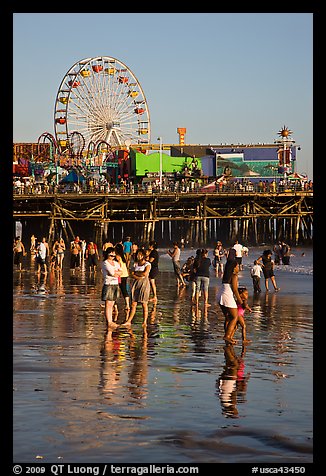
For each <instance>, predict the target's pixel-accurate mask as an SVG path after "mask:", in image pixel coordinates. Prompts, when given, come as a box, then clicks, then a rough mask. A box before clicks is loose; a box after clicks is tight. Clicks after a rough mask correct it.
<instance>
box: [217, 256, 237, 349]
mask: <svg viewBox="0 0 326 476" xmlns="http://www.w3.org/2000/svg"><path fill="white" fill-rule="evenodd" d="M238 273H239V263H238V262H237V261H236V260H235V259H232V260H228V261H227V262H226V265H225V268H224V273H223V277H222V286H221V288H220V291H219V293H218V295H217V302H218V304H219V305H220V308H221V311H222V312H223V315H224V318H225V332H224V337H223V339H224V340H225V342H227V343H228V344H236V341H235V340H234V339H233V337H232V336H233V334H234V329H235V326H236V325H237V322H238V304H239V305H242V299H241V297H240V294H239V291H238Z"/></svg>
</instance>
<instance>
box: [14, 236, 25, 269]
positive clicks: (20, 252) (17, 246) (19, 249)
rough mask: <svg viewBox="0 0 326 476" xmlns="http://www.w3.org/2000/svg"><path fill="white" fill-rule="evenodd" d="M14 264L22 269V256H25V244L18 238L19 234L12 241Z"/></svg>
mask: <svg viewBox="0 0 326 476" xmlns="http://www.w3.org/2000/svg"><path fill="white" fill-rule="evenodd" d="M13 251H14V264H15V265H17V268H18V269H19V271H21V270H22V266H23V257H24V256H26V254H27V253H26V251H25V246H24V244H23V242H22V241H21V239H20V236H17V237H16V239H15V241H14V249H13Z"/></svg>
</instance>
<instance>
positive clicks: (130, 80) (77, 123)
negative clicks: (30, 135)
mask: <svg viewBox="0 0 326 476" xmlns="http://www.w3.org/2000/svg"><path fill="white" fill-rule="evenodd" d="M54 128H55V136H56V140H57V143H58V145H59V147H60V150H62V149H64V148H66V147H67V146H68V145H69V138H70V136H71V134H72V132H75V131H76V132H78V133H80V134H81V135H82V136H83V137H84V139H85V142H86V144H90V143H92V142H94V143H98V142H99V141H105V142H107V143H108V144H109V145H110V146H111V147H113V148H119V147H123V146H125V144H126V143H131V144H134V145H139V146H141V144H148V143H150V116H149V110H148V105H147V101H146V97H145V95H144V92H143V89H142V87H141V85H140V83H139V81H138V79H137V78H136V76H135V75H134V74H133V72H132V71H131V70H130V69H129V68H128V67H127V66H126V65H125V64H124V63H122V62H121V61H119V60H117V59H116V58H112V57H109V56H98V57H94V58H86V59H83V60H80V61H78V62H77V63H75V64H74V65H73V66H72V67H71V68H70V69H69V71H68V72H67V74H66V75H65V77H64V78H63V80H62V82H61V84H60V87H59V90H58V92H57V96H56V101H55V110H54Z"/></svg>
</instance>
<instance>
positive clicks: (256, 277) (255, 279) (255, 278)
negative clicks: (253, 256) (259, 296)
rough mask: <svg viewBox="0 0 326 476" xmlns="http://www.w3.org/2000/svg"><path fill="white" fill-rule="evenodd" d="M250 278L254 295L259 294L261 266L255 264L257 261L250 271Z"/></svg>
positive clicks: (255, 262)
mask: <svg viewBox="0 0 326 476" xmlns="http://www.w3.org/2000/svg"><path fill="white" fill-rule="evenodd" d="M250 276H251V277H252V284H253V287H254V293H260V292H261V289H260V278H261V266H260V264H258V263H257V260H255V261H254V265H253V267H252V268H251V270H250Z"/></svg>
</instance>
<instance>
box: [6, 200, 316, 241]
mask: <svg viewBox="0 0 326 476" xmlns="http://www.w3.org/2000/svg"><path fill="white" fill-rule="evenodd" d="M13 216H14V220H16V221H21V222H22V223H23V226H24V225H25V226H26V225H27V224H29V225H31V226H34V227H35V228H37V227H38V226H39V224H40V223H41V222H42V224H43V227H44V226H45V229H46V232H45V230H44V232H43V233H44V236H47V239H48V241H49V242H50V243H52V242H53V240H54V239H55V238H56V237H57V236H58V235H59V233H62V234H64V236H65V238H66V239H67V240H68V241H71V240H72V239H73V238H74V236H76V235H77V234H80V233H81V232H80V231H79V230H80V229H81V226H82V229H83V233H84V234H85V231H84V230H87V235H88V236H87V239H93V240H95V241H96V242H97V243H102V242H103V241H104V240H105V239H106V238H107V237H108V238H110V239H112V240H114V241H115V242H117V241H120V240H121V239H123V238H124V237H125V236H126V235H130V236H132V237H133V239H134V240H135V241H138V242H139V243H146V242H148V241H149V240H156V241H157V242H158V244H159V245H162V244H166V243H167V242H170V241H171V240H173V241H174V240H181V239H183V240H184V241H185V243H187V244H189V246H205V245H210V244H213V243H215V242H216V240H217V239H219V240H222V241H223V242H225V243H228V242H230V241H232V240H234V239H235V237H237V238H238V239H239V240H241V242H243V243H247V244H251V245H257V244H261V243H272V242H274V241H275V240H278V239H281V240H285V241H287V242H288V243H290V244H292V245H298V244H303V245H304V244H311V243H312V239H313V192H312V191H295V192H294V191H291V192H289V191H284V192H275V193H273V192H257V191H254V192H236V193H234V192H232V193H231V192H213V193H203V192H186V193H176V192H162V193H159V192H155V193H145V192H138V193H114V192H112V193H53V194H51V193H46V194H45V193H44V194H37V195H35V194H14V196H13ZM44 223H45V225H44Z"/></svg>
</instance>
